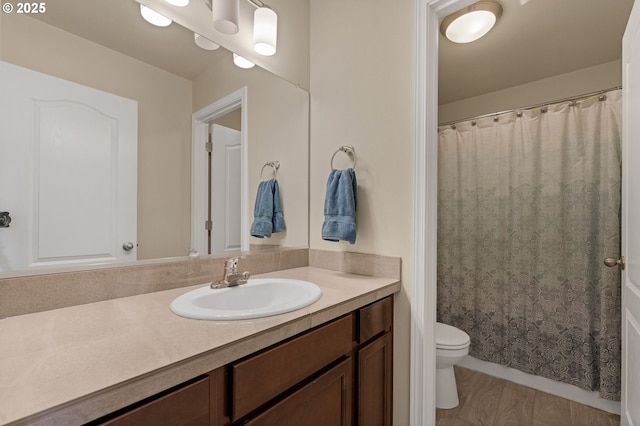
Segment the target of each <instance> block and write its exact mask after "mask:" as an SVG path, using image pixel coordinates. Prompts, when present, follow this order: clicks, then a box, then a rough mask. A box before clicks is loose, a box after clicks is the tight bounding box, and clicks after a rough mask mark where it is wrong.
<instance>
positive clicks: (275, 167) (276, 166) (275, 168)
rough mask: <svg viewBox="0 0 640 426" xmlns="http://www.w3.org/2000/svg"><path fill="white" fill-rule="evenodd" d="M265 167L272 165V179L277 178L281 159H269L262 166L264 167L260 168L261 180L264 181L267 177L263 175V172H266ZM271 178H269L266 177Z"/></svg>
mask: <svg viewBox="0 0 640 426" xmlns="http://www.w3.org/2000/svg"><path fill="white" fill-rule="evenodd" d="M265 167H271V168H272V169H273V177H272V178H271V179H275V178H277V177H278V169H279V168H280V162H279V161H267V162H266V163H264V166H262V169H260V180H261V181H264V180H265V179H264V178H263V177H262V173H263V172H264V168H265ZM266 180H269V179H266Z"/></svg>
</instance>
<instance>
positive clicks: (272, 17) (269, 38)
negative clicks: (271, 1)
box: [253, 6, 278, 56]
mask: <svg viewBox="0 0 640 426" xmlns="http://www.w3.org/2000/svg"><path fill="white" fill-rule="evenodd" d="M277 39H278V15H276V12H274V11H273V9H270V8H268V7H265V6H263V7H258V8H257V9H256V11H255V13H254V14H253V50H255V51H256V53H259V54H260V55H264V56H271V55H273V54H275V53H276V42H277Z"/></svg>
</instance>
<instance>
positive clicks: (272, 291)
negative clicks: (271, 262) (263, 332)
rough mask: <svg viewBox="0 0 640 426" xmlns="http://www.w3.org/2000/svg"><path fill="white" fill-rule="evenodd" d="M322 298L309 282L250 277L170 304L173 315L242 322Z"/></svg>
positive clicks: (204, 289)
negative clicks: (229, 285) (243, 281)
mask: <svg viewBox="0 0 640 426" xmlns="http://www.w3.org/2000/svg"><path fill="white" fill-rule="evenodd" d="M321 296H322V290H320V287H318V286H317V285H315V284H314V283H311V282H309V281H302V280H292V279H286V278H257V279H256V278H250V279H249V281H248V282H247V283H246V284H242V285H239V286H236V287H227V288H221V289H212V288H211V287H210V286H208V285H207V286H206V287H201V288H197V289H195V290H192V291H190V292H188V293H185V294H183V295H181V296H178V297H177V298H176V299H174V300H173V302H171V305H170V308H171V310H172V311H173V313H174V314H176V315H180V316H181V317H185V318H193V319H204V320H242V319H251V318H262V317H268V316H271V315H278V314H283V313H285V312H291V311H295V310H297V309H301V308H304V307H305V306H309V305H310V304H312V303H314V302H315V301H317V300H318V299H320V297H321Z"/></svg>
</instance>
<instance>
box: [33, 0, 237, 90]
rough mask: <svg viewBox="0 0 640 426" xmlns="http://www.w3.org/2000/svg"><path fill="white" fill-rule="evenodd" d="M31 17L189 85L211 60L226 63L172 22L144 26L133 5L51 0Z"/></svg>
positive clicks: (128, 1)
mask: <svg viewBox="0 0 640 426" xmlns="http://www.w3.org/2000/svg"><path fill="white" fill-rule="evenodd" d="M192 1H199V0H192ZM31 16H33V17H35V18H36V19H39V20H41V21H43V22H46V23H48V24H51V25H54V26H56V27H58V28H61V29H63V30H65V31H68V32H70V33H72V34H75V35H78V36H80V37H82V38H85V39H88V40H91V41H93V42H95V43H98V44H101V45H103V46H106V47H109V48H111V49H113V50H116V51H118V52H121V53H124V54H125V55H128V56H131V57H134V58H137V59H140V60H141V61H143V62H146V63H148V64H151V65H154V66H156V67H158V68H162V69H164V70H166V71H169V72H171V73H173V74H176V75H179V76H181V77H184V78H186V79H188V80H194V79H195V78H196V77H197V76H198V75H200V74H201V73H202V72H203V71H204V70H205V69H206V68H208V67H210V66H211V65H213V64H214V63H215V62H216V61H219V60H223V58H228V60H229V61H230V60H231V53H230V52H229V51H227V50H226V49H224V48H220V49H218V50H214V51H207V50H203V49H201V48H199V47H198V46H196V45H195V43H194V41H193V32H191V31H189V30H187V29H186V28H184V27H181V26H180V25H178V24H176V23H173V24H171V25H169V26H168V27H163V28H161V27H155V26H153V25H151V24H149V23H147V22H146V21H145V20H144V19H142V16H141V15H140V5H139V4H138V3H136V2H135V1H134V0H55V1H53V2H49V3H47V11H46V13H43V14H38V15H31Z"/></svg>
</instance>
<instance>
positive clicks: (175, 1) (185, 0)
mask: <svg viewBox="0 0 640 426" xmlns="http://www.w3.org/2000/svg"><path fill="white" fill-rule="evenodd" d="M164 1H166V2H167V3H169V4H170V5H172V6H178V7H185V6H188V5H189V0H164Z"/></svg>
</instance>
